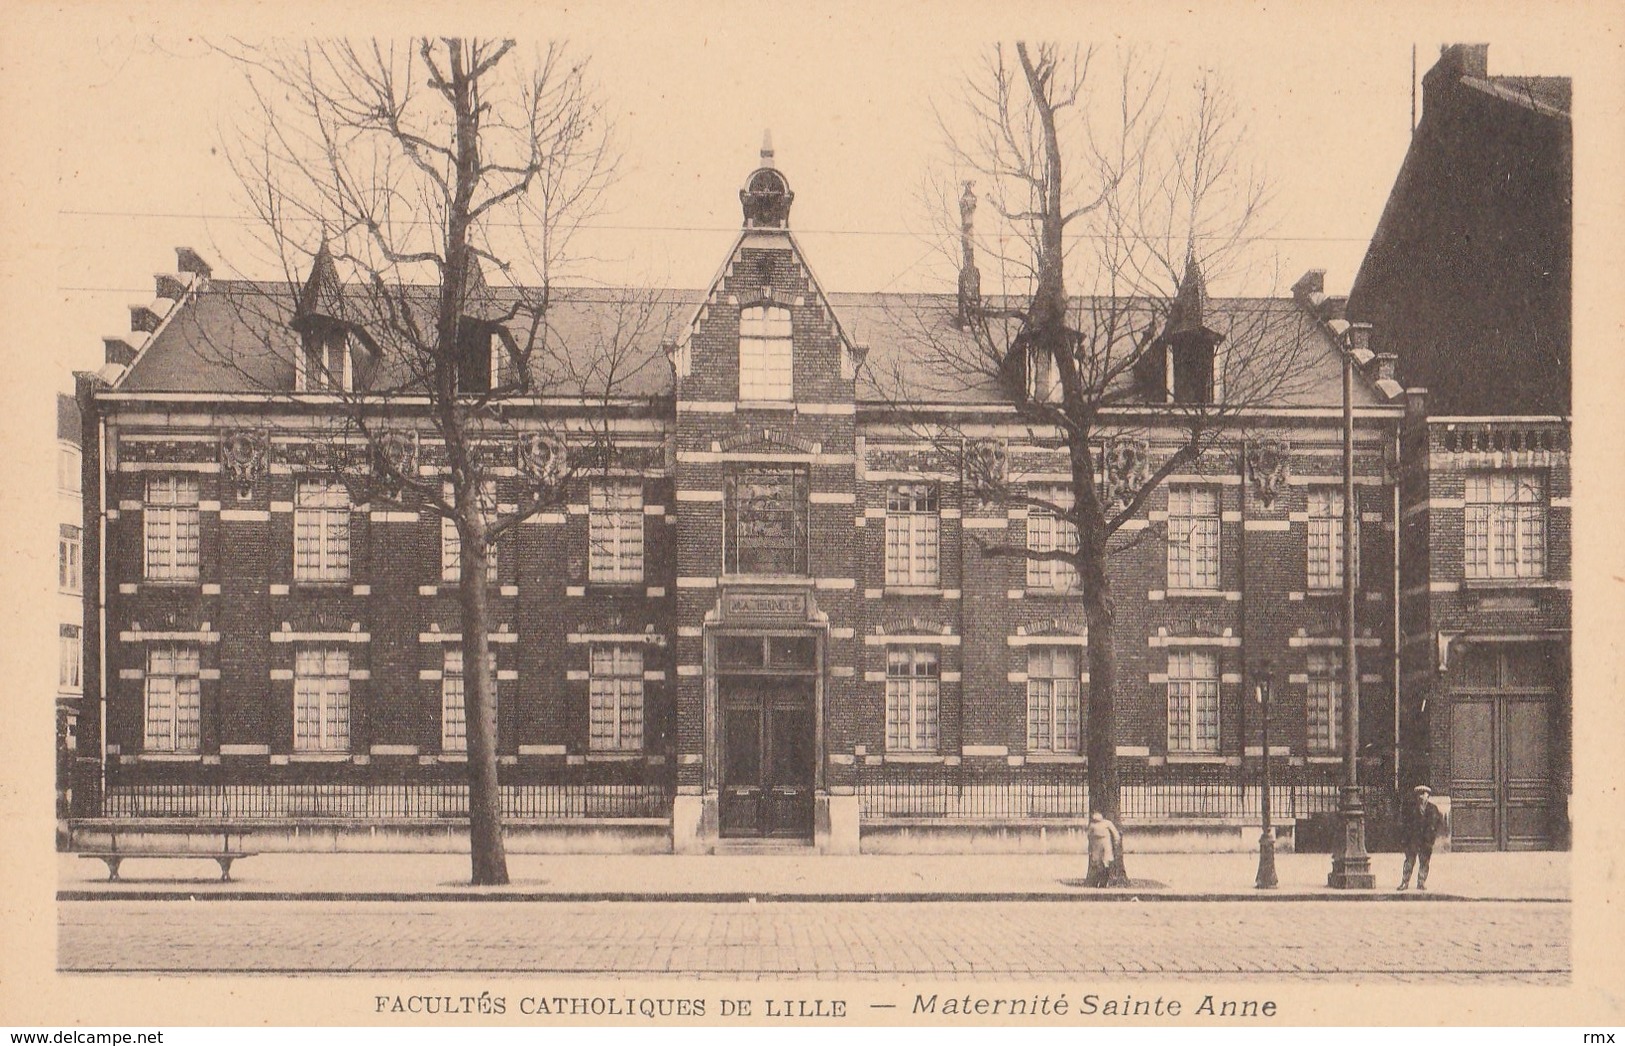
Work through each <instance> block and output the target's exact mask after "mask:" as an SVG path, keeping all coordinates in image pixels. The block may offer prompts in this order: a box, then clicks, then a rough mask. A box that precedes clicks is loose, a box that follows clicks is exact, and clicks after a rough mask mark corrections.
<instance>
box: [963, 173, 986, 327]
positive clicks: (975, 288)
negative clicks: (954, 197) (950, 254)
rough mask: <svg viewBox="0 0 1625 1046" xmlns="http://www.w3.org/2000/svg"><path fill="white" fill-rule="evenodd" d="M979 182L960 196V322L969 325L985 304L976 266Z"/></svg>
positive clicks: (967, 184) (979, 275) (971, 184)
mask: <svg viewBox="0 0 1625 1046" xmlns="http://www.w3.org/2000/svg"><path fill="white" fill-rule="evenodd" d="M975 188H976V183H975V182H971V181H968V182H966V183H965V191H964V192H963V193H962V194H960V197H959V318H958V322H959V326H960V327H961V328H965V327H969V326H970V324H971V319H972V318H973V314H974V313H976V312H977V311H979V310H980V309H981V307H982V274H981V273H980V272H978V271H977V270H976V242H975V241H976V192H975Z"/></svg>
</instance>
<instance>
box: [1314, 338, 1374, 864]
mask: <svg viewBox="0 0 1625 1046" xmlns="http://www.w3.org/2000/svg"><path fill="white" fill-rule="evenodd" d="M1353 350H1354V344H1353V342H1352V339H1351V340H1350V341H1349V342H1347V343H1345V344H1344V346H1343V785H1342V787H1341V788H1340V789H1339V790H1338V799H1337V838H1336V839H1335V840H1334V841H1333V843H1332V870H1331V874H1330V875H1328V876H1327V877H1326V885H1327V886H1330V887H1332V888H1333V889H1338V890H1371V889H1375V888H1376V885H1377V882H1376V879H1375V878H1374V877H1373V876H1372V874H1371V856H1370V855H1369V854H1367V853H1366V851H1365V809H1364V807H1363V805H1362V804H1361V802H1360V769H1359V758H1360V670H1359V664H1358V662H1357V659H1356V648H1355V645H1354V595H1355V593H1354V571H1355V564H1356V563H1357V560H1356V559H1355V555H1354V553H1355V548H1356V546H1355V531H1354V528H1355V520H1356V518H1357V517H1356V513H1355V505H1354V351H1353Z"/></svg>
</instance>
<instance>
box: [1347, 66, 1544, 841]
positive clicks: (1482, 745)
mask: <svg viewBox="0 0 1625 1046" xmlns="http://www.w3.org/2000/svg"><path fill="white" fill-rule="evenodd" d="M1423 87H1424V96H1423V111H1422V120H1421V122H1420V124H1418V126H1417V128H1416V133H1415V135H1414V137H1413V138H1412V141H1411V145H1410V149H1409V151H1408V152H1407V154H1406V157H1405V162H1404V166H1403V167H1402V168H1401V170H1400V173H1399V176H1398V178H1397V179H1396V181H1395V183H1394V188H1393V191H1392V193H1391V195H1390V197H1389V201H1388V205H1387V207H1386V208H1385V210H1384V212H1383V217H1382V221H1381V223H1380V225H1379V226H1378V229H1377V233H1376V236H1375V237H1374V238H1373V240H1372V244H1371V248H1370V250H1369V251H1368V253H1367V254H1366V257H1365V260H1364V262H1363V263H1362V264H1361V267H1360V272H1359V275H1358V276H1357V278H1356V279H1355V283H1354V288H1353V290H1352V291H1351V292H1350V294H1349V300H1348V313H1349V315H1350V316H1351V317H1353V318H1357V319H1359V320H1363V321H1367V322H1370V323H1372V324H1374V325H1375V331H1376V333H1375V335H1374V337H1373V342H1374V344H1378V345H1381V346H1383V347H1385V348H1387V349H1389V350H1390V351H1392V352H1394V353H1395V354H1396V355H1397V358H1398V363H1399V369H1398V373H1399V377H1400V379H1401V380H1402V381H1403V382H1404V383H1405V385H1406V387H1407V389H1408V390H1409V391H1408V392H1407V394H1406V395H1407V401H1408V402H1407V420H1406V422H1405V426H1404V436H1403V443H1404V451H1403V459H1404V464H1403V467H1402V470H1401V475H1402V478H1401V497H1402V502H1403V507H1402V510H1401V512H1402V517H1401V518H1402V521H1403V523H1402V528H1401V537H1402V547H1403V548H1404V550H1405V552H1404V558H1403V560H1402V562H1401V564H1400V569H1401V574H1402V576H1403V578H1404V582H1403V586H1402V591H1401V596H1400V606H1401V616H1402V621H1403V630H1402V645H1403V650H1404V657H1403V662H1404V666H1403V672H1402V675H1401V687H1400V692H1401V694H1402V695H1403V697H1402V702H1401V704H1402V720H1403V733H1404V735H1405V743H1404V749H1405V751H1404V752H1403V753H1402V759H1401V776H1402V778H1403V780H1404V781H1405V782H1406V783H1414V782H1424V781H1425V782H1427V783H1429V784H1431V785H1432V787H1433V788H1434V790H1435V792H1436V794H1437V795H1438V797H1439V802H1440V803H1441V804H1442V805H1445V806H1447V807H1448V808H1449V809H1450V812H1451V828H1452V839H1453V845H1455V846H1457V847H1460V848H1464V849H1545V848H1549V847H1566V846H1567V845H1568V841H1569V832H1570V830H1569V819H1568V797H1569V795H1570V794H1571V793H1572V791H1573V782H1572V778H1571V762H1572V761H1571V754H1570V749H1571V741H1572V734H1573V727H1572V718H1573V713H1572V707H1573V697H1572V689H1571V685H1570V662H1571V657H1572V651H1571V643H1570V629H1571V621H1572V602H1571V595H1570V586H1571V583H1572V581H1573V572H1572V569H1571V562H1572V553H1573V539H1572V533H1571V526H1570V524H1571V498H1572V491H1571V485H1570V455H1571V449H1570V443H1569V422H1570V418H1569V413H1568V412H1569V409H1570V399H1571V393H1570V374H1571V353H1572V346H1571V343H1570V330H1571V323H1570V313H1571V306H1570V276H1571V271H1572V267H1573V266H1572V253H1573V246H1572V245H1573V228H1572V213H1573V210H1572V201H1571V196H1572V191H1573V172H1572V153H1573V131H1572V126H1571V121H1570V117H1569V99H1570V83H1569V80H1568V79H1567V78H1566V77H1554V76H1491V75H1490V73H1489V48H1488V47H1487V46H1486V45H1482V44H1455V45H1451V46H1449V47H1445V48H1441V51H1440V55H1439V60H1438V62H1437V63H1436V64H1435V65H1434V67H1433V68H1432V69H1431V70H1429V71H1428V73H1427V75H1426V77H1425V78H1424V79H1423Z"/></svg>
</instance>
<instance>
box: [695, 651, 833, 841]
mask: <svg viewBox="0 0 1625 1046" xmlns="http://www.w3.org/2000/svg"><path fill="white" fill-rule="evenodd" d="M816 763H817V760H816V753H815V752H814V743H813V712H812V686H811V684H810V682H807V681H803V680H793V681H778V680H772V681H769V680H765V679H763V680H754V679H753V680H741V681H739V682H732V683H729V684H728V685H727V686H726V688H725V690H724V693H723V701H722V795H721V802H720V806H721V809H720V811H719V812H720V815H721V824H720V825H719V827H720V829H721V833H722V835H723V836H724V837H728V838H749V837H761V836H771V837H775V838H790V839H810V838H811V837H812V831H813V771H814V768H815V766H816Z"/></svg>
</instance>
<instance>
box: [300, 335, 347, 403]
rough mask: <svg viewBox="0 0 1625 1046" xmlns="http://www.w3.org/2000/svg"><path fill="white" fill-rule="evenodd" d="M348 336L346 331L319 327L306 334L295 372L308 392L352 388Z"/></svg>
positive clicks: (336, 390)
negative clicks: (322, 329) (325, 329)
mask: <svg viewBox="0 0 1625 1046" xmlns="http://www.w3.org/2000/svg"><path fill="white" fill-rule="evenodd" d="M347 342H348V339H347V337H346V335H345V334H344V332H343V331H336V330H330V331H317V332H313V333H311V334H310V335H308V336H307V337H306V338H305V344H304V347H303V350H302V351H301V353H300V356H299V370H298V373H297V374H295V375H294V377H295V379H296V380H297V381H298V382H299V387H300V388H301V389H302V390H304V391H305V392H348V391H349V390H350V389H351V388H353V387H354V380H353V374H352V371H351V367H350V352H349V346H348V344H347Z"/></svg>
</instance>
